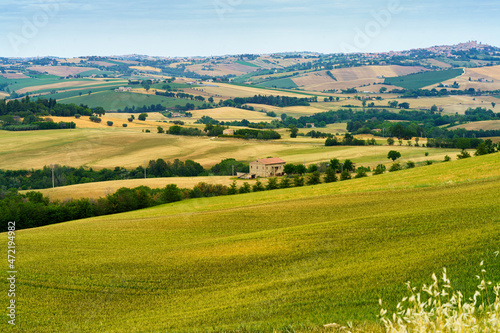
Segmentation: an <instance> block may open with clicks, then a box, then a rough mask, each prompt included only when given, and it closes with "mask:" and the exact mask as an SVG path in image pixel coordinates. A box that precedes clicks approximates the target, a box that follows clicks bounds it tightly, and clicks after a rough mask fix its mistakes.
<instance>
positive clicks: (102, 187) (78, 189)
mask: <svg viewBox="0 0 500 333" xmlns="http://www.w3.org/2000/svg"><path fill="white" fill-rule="evenodd" d="M233 180H234V179H233V177H231V176H212V177H169V178H147V179H127V180H114V181H108V182H98V183H87V184H78V185H71V186H63V187H56V188H55V189H54V190H52V189H51V188H50V189H43V190H37V191H38V192H41V193H43V195H45V196H48V197H49V198H50V199H51V200H66V199H81V198H94V199H97V198H100V197H104V196H106V195H108V194H113V193H114V192H116V190H118V189H120V188H122V187H128V188H135V187H139V186H147V187H149V188H163V187H165V186H167V185H169V184H176V185H177V186H178V187H180V188H187V189H192V188H193V187H195V186H196V184H198V183H201V182H204V183H207V184H214V185H215V184H220V185H226V186H229V185H231V183H232V182H233ZM244 181H248V180H237V184H238V186H240V185H241V184H242V183H243V182H244Z"/></svg>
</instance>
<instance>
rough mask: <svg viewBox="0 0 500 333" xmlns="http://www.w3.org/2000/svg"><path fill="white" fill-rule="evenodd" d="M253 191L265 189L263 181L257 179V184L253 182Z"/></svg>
mask: <svg viewBox="0 0 500 333" xmlns="http://www.w3.org/2000/svg"><path fill="white" fill-rule="evenodd" d="M252 191H254V192H260V191H264V185H262V182H261V181H260V180H257V181H256V182H255V184H253V186H252Z"/></svg>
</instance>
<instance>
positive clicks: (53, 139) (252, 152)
mask: <svg viewBox="0 0 500 333" xmlns="http://www.w3.org/2000/svg"><path fill="white" fill-rule="evenodd" d="M82 121H84V120H82ZM103 121H105V120H103ZM135 122H136V121H134V123H135ZM139 123H140V122H139ZM150 124H151V125H150V126H151V127H149V129H150V130H151V131H152V133H143V132H141V131H142V129H141V128H140V126H146V127H145V128H143V129H147V128H148V125H146V124H144V125H142V124H141V125H137V126H139V127H138V128H137V127H132V128H119V127H113V128H108V127H107V126H106V125H105V124H104V125H102V124H101V127H98V128H76V129H72V130H54V131H53V130H48V131H35V132H5V131H2V132H0V140H1V141H2V145H1V146H0V155H1V156H2V159H1V160H0V168H2V169H9V170H17V169H31V168H33V169H40V168H42V167H43V166H45V165H50V164H59V165H67V166H73V167H80V166H88V167H93V168H96V169H101V168H114V167H116V166H120V167H125V168H136V167H138V166H139V165H143V164H144V161H149V160H152V159H158V158H163V159H165V160H174V159H176V158H179V159H180V160H186V159H191V160H194V161H196V162H198V163H200V164H201V165H203V166H204V167H211V166H213V165H215V164H217V163H219V162H220V161H221V160H223V159H226V158H234V159H236V160H239V161H247V162H249V161H252V160H256V159H259V158H265V157H268V156H274V157H280V158H283V159H284V160H285V161H287V162H289V163H306V164H310V163H319V162H326V161H327V160H328V159H331V158H334V157H337V158H341V159H345V158H351V159H355V161H356V162H357V163H363V164H366V165H376V164H378V163H380V161H382V162H388V160H387V159H386V155H387V151H388V150H391V149H395V150H400V149H401V153H402V161H405V160H407V159H414V160H415V162H417V161H421V160H423V159H424V152H425V151H428V152H429V154H430V156H429V157H428V158H427V159H436V160H442V159H443V157H444V155H446V154H448V155H450V156H455V155H456V153H458V150H457V149H425V148H421V147H419V148H416V147H407V146H402V147H401V148H399V146H394V147H393V148H390V147H389V146H379V147H376V150H375V147H373V146H366V147H343V146H342V147H325V146H324V142H325V141H324V139H307V140H310V141H307V142H305V143H304V142H301V141H300V140H294V139H283V140H279V141H258V140H242V139H231V138H217V139H211V138H208V137H186V136H172V135H166V134H157V133H156V127H157V126H158V124H160V123H154V122H150ZM96 125H97V124H96ZM118 126H121V125H118ZM161 126H165V127H167V126H169V125H167V124H164V125H163V124H161ZM283 135H285V138H287V137H289V136H288V135H289V134H288V133H286V132H285V133H283ZM304 139H305V138H304ZM405 144H406V142H405ZM376 154H377V155H376ZM384 154H385V155H384Z"/></svg>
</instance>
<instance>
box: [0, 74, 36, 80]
mask: <svg viewBox="0 0 500 333" xmlns="http://www.w3.org/2000/svg"><path fill="white" fill-rule="evenodd" d="M0 76H3V77H4V78H6V79H10V80H16V79H29V78H30V77H29V76H26V75H24V74H23V73H3V74H0Z"/></svg>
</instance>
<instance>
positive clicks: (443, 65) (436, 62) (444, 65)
mask: <svg viewBox="0 0 500 333" xmlns="http://www.w3.org/2000/svg"><path fill="white" fill-rule="evenodd" d="M426 61H427V62H428V63H429V64H431V65H434V66H437V67H441V68H450V67H451V65H450V64H447V63H445V62H442V61H439V60H436V59H427V60H426Z"/></svg>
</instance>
